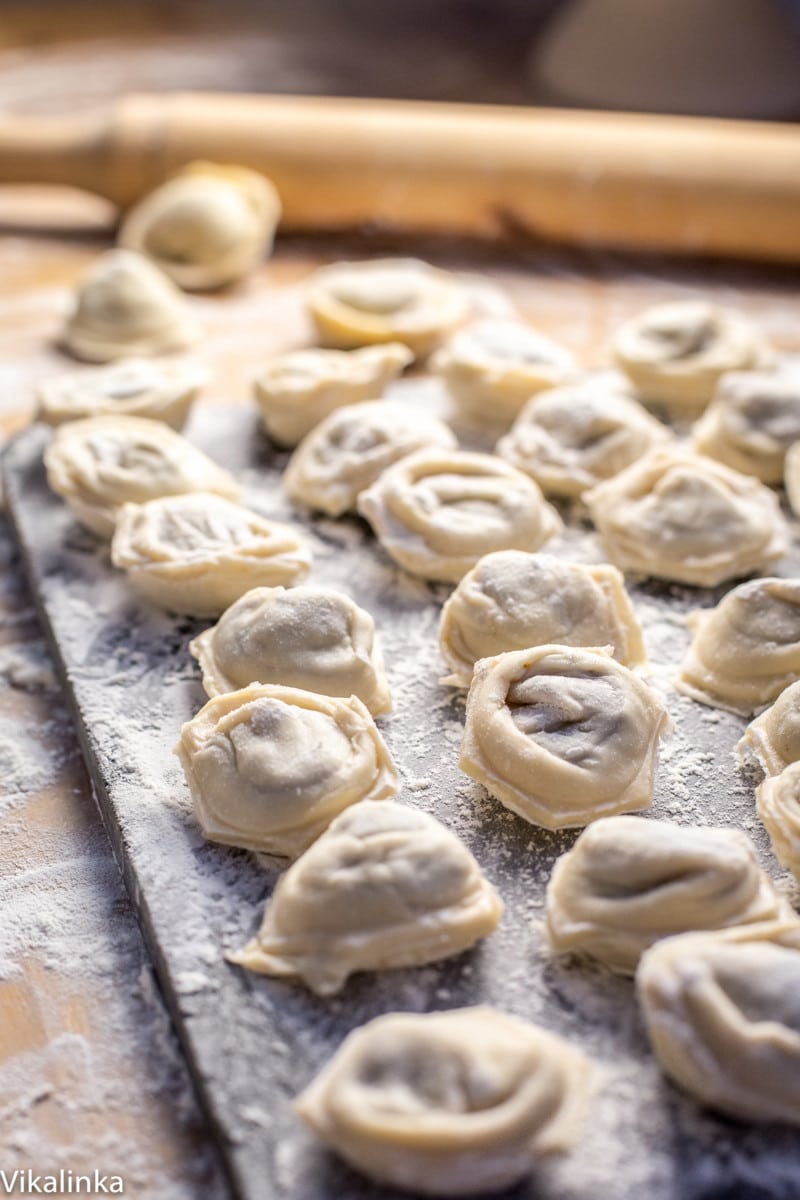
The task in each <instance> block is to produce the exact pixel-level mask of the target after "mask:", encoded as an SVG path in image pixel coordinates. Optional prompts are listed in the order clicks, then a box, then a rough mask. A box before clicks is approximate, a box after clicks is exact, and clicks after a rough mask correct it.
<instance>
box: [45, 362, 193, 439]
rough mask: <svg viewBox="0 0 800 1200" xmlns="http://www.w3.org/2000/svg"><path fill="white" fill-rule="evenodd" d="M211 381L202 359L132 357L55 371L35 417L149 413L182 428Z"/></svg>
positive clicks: (53, 420)
mask: <svg viewBox="0 0 800 1200" xmlns="http://www.w3.org/2000/svg"><path fill="white" fill-rule="evenodd" d="M207 382H208V372H207V371H206V370H205V368H204V367H201V366H200V364H199V363H196V362H190V361H185V360H184V361H182V362H159V361H157V360H156V359H152V358H151V359H144V358H129V359H123V360H122V361H120V362H116V363H111V364H110V365H109V366H107V367H89V368H87V369H84V370H82V371H70V372H69V374H67V375H57V376H56V377H55V378H54V379H47V380H45V382H44V383H42V384H40V385H39V388H38V397H39V411H38V413H37V416H38V417H39V419H40V420H42V421H46V422H47V424H48V425H61V424H63V423H64V422H65V421H79V420H81V419H82V418H84V417H104V416H118V417H146V418H148V419H149V420H152V421H163V422H164V423H165V424H166V425H170V426H171V427H172V428H173V429H181V428H182V427H183V425H184V424H185V423H186V419H187V417H188V416H189V410H190V409H191V407H192V404H193V402H194V399H195V397H196V396H197V393H198V392H199V391H200V389H201V388H202V387H204V386H205V384H206V383H207Z"/></svg>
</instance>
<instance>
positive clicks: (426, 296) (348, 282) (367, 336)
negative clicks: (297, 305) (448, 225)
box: [307, 258, 470, 358]
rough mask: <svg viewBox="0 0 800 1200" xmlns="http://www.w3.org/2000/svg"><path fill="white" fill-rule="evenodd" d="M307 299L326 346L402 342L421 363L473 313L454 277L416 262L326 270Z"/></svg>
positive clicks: (380, 260)
mask: <svg viewBox="0 0 800 1200" xmlns="http://www.w3.org/2000/svg"><path fill="white" fill-rule="evenodd" d="M307 295H308V307H309V311H310V312H311V316H312V318H313V320H314V324H315V325H316V327H317V333H318V334H319V339H320V341H321V342H322V344H323V346H333V347H336V348H339V349H342V350H348V349H352V348H353V347H355V346H372V345H376V344H378V343H382V342H402V343H403V345H404V346H408V348H409V350H411V351H412V352H413V354H414V355H415V357H417V358H421V357H424V356H425V355H427V354H430V352H431V350H433V349H435V347H436V346H437V345H438V344H439V342H441V340H442V338H444V337H446V335H447V334H448V333H450V331H451V330H452V329H454V328H455V326H456V325H460V324H461V322H462V321H463V320H464V319H465V318H466V316H467V314H468V312H469V308H470V297H469V293H468V292H467V290H466V288H464V287H463V286H462V285H461V284H460V283H459V281H458V280H457V279H456V277H455V276H454V275H451V274H450V273H449V272H448V271H440V270H437V269H436V268H435V267H431V266H429V265H428V264H427V263H424V262H420V261H419V259H416V258H376V259H371V260H368V261H366V262H341V263H334V264H333V265H332V266H330V267H322V268H321V269H320V270H318V271H316V272H315V273H314V274H313V275H312V276H311V278H310V280H309V282H308V293H307Z"/></svg>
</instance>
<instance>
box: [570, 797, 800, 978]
mask: <svg viewBox="0 0 800 1200" xmlns="http://www.w3.org/2000/svg"><path fill="white" fill-rule="evenodd" d="M787 910H788V906H787V905H786V903H785V901H784V902H781V901H779V899H778V896H777V894H776V892H775V889H774V887H773V885H772V881H771V880H770V879H769V877H768V876H767V875H766V874H765V873H764V872H763V871H762V870H761V867H760V866H759V864H758V858H757V856H756V852H755V849H754V847H753V844H752V842H751V841H750V839H749V838H747V837H746V836H745V835H744V834H743V833H740V832H739V830H738V829H715V828H706V827H703V826H700V827H698V826H696V825H692V826H689V825H674V824H672V823H671V822H669V821H653V820H647V819H645V818H644V817H608V818H606V819H605V820H602V821H597V822H596V823H595V824H594V825H591V826H590V827H589V828H588V829H586V830H584V832H583V833H582V834H581V836H580V837H579V838H578V840H577V842H576V843H575V846H574V847H573V849H572V850H570V851H569V853H567V854H564V855H562V857H561V858H559V859H558V861H557V863H556V865H555V867H554V869H553V874H552V877H551V879H550V883H549V885H548V888H547V933H548V937H549V940H550V945H551V947H552V949H553V951H554V952H555V953H556V954H580V955H586V956H587V957H589V958H595V959H598V960H599V961H600V962H602V963H605V965H606V966H608V967H610V968H611V969H612V970H614V971H620V972H622V973H623V974H626V975H632V974H633V973H634V971H635V970H636V964H637V963H638V961H639V958H640V956H641V955H642V954H643V953H644V951H645V950H646V949H647V948H648V946H651V945H652V944H653V942H655V941H657V940H658V939H659V938H663V937H669V935H670V934H677V933H683V932H685V931H687V930H696V929H722V928H724V927H726V926H730V925H745V924H751V923H753V922H754V921H770V920H774V919H776V918H778V917H780V916H782V915H784V914H785V913H786V912H787ZM788 911H789V912H790V911H791V910H788Z"/></svg>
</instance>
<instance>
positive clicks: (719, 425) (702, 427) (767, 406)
mask: <svg viewBox="0 0 800 1200" xmlns="http://www.w3.org/2000/svg"><path fill="white" fill-rule="evenodd" d="M693 437H694V447H695V449H696V450H697V452H698V453H699V454H707V455H709V457H710V458H716V459H718V460H719V461H720V462H723V463H726V464H727V466H729V467H733V468H734V470H736V471H742V472H743V473H744V474H745V475H755V476H756V477H757V478H758V479H760V480H761V482H762V483H783V475H784V465H785V461H786V453H787V451H788V450H789V448H790V446H792V445H793V444H794V443H795V442H797V441H800V369H795V370H794V371H789V370H787V369H785V368H784V369H776V370H772V371H768V370H761V371H732V372H730V373H729V374H727V375H723V376H722V378H721V379H720V381H719V384H718V385H717V390H716V392H715V393H714V399H713V401H712V403H711V404H710V405H709V406H708V408H707V409H706V411H705V413H704V414H703V416H702V418H701V419H700V420H699V421H698V422H697V425H696V426H695V429H694V435H693Z"/></svg>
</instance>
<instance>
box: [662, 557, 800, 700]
mask: <svg viewBox="0 0 800 1200" xmlns="http://www.w3.org/2000/svg"><path fill="white" fill-rule="evenodd" d="M689 622H690V624H691V625H692V626H693V628H694V631H695V634H694V639H693V641H692V644H691V646H690V647H689V651H688V653H687V655H686V657H685V658H684V660H683V663H682V665H681V671H680V675H679V676H678V679H677V680H676V687H677V688H678V690H679V691H681V692H685V693H686V695H687V696H691V697H692V698H693V699H695V700H699V701H700V702H701V703H702V704H710V705H711V706H712V707H714V708H724V709H727V710H728V711H729V712H734V713H739V714H740V715H741V716H745V717H749V716H752V715H753V713H754V712H756V711H757V710H758V709H759V708H762V707H763V706H764V705H765V704H769V703H771V701H773V700H774V699H775V697H776V696H778V695H779V694H780V693H781V692H782V691H783V689H784V688H785V687H788V686H789V684H790V683H794V681H795V680H796V679H800V579H752V580H750V581H749V582H748V583H742V584H740V585H739V587H735V588H733V590H732V591H730V592H728V594H727V596H724V597H723V598H722V600H720V602H719V604H718V605H717V606H716V608H712V609H711V610H710V611H707V610H703V611H701V612H695V613H692V615H691V616H690V618H689Z"/></svg>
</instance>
